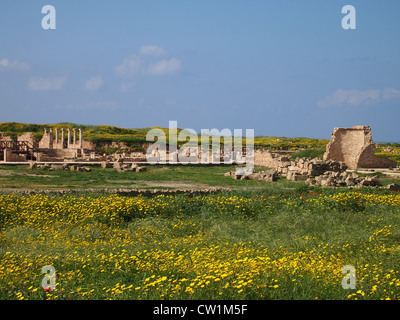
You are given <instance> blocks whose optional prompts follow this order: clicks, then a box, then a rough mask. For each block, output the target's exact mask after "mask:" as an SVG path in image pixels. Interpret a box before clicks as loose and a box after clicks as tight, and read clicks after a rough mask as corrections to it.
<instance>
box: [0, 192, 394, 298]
mask: <svg viewBox="0 0 400 320" xmlns="http://www.w3.org/2000/svg"><path fill="white" fill-rule="evenodd" d="M301 197H302V198H301V199H302V201H304V203H307V204H311V205H322V204H323V203H324V202H331V201H336V202H343V203H344V204H345V203H346V201H349V199H351V201H354V199H355V200H357V201H358V200H360V201H363V203H367V204H368V205H371V206H375V205H383V206H399V205H400V197H399V195H398V194H393V195H370V194H362V193H358V192H354V193H343V194H341V193H338V194H334V195H318V196H313V197H303V196H301ZM299 198H300V196H299ZM299 198H298V199H295V200H296V201H298V200H299ZM201 199H202V198H201V197H199V198H198V199H196V198H186V200H185V201H186V202H185V205H190V203H191V202H194V201H196V200H197V201H199V200H201ZM255 201H258V202H259V201H261V204H265V207H267V208H269V209H271V210H272V208H273V204H271V200H270V199H268V198H265V199H264V198H262V199H261V200H260V199H252V198H241V197H238V196H215V197H208V198H204V203H206V202H207V203H208V204H209V205H211V206H212V207H213V208H214V209H215V210H216V211H221V212H224V211H229V210H231V209H232V208H236V209H238V212H242V211H243V209H244V210H247V209H246V208H247V207H246V206H247V205H249V204H250V203H252V202H255ZM273 201H275V202H280V203H284V204H285V203H286V202H287V201H293V199H288V198H285V197H279V198H276V199H274V200H273ZM228 209H229V210H228ZM171 212H175V214H176V215H183V214H184V212H183V211H182V199H180V200H179V201H178V200H175V199H174V198H173V197H166V196H158V197H154V198H144V197H132V198H130V197H122V196H117V195H107V196H63V197H49V196H45V195H31V196H17V195H0V223H1V232H0V259H1V260H0V287H1V290H0V298H2V299H21V300H22V299H43V298H46V299H92V298H96V299H98V298H100V299H120V298H121V299H122V298H131V299H218V298H230V299H270V298H290V299H293V298H298V297H299V298H302V297H310V296H315V297H316V298H320V299H321V298H322V299H323V298H327V299H330V298H333V299H335V298H348V299H366V298H372V299H375V298H377V299H380V298H398V295H399V288H400V274H399V271H397V270H393V269H386V268H383V267H382V264H381V263H379V262H377V261H378V260H377V259H375V260H373V261H374V263H367V262H366V263H364V262H362V261H363V259H361V260H357V263H356V265H355V267H356V270H357V289H356V290H353V291H346V290H344V289H343V288H342V287H341V280H342V278H343V276H344V275H343V274H342V273H341V269H342V267H343V266H344V265H346V264H349V263H351V261H350V262H349V261H348V259H349V254H348V253H349V252H353V251H352V250H355V249H356V248H357V247H358V246H361V247H363V250H364V251H363V252H364V253H367V254H368V255H367V256H376V257H379V256H382V254H387V255H391V256H394V257H398V256H399V253H400V244H399V245H390V246H388V245H386V244H385V242H382V241H381V240H382V239H384V238H385V237H387V236H390V235H392V234H393V232H394V231H393V230H394V227H393V226H392V225H388V226H385V227H383V228H378V229H373V231H372V232H371V233H370V237H369V240H368V241H367V242H366V243H363V244H360V243H346V244H344V245H343V244H342V245H341V247H340V248H333V247H334V245H330V246H328V245H327V244H324V243H323V242H322V241H319V242H318V243H319V244H318V245H316V246H315V248H314V249H308V250H303V251H298V252H293V251H291V250H289V249H286V248H283V247H279V248H277V249H275V250H271V249H267V248H265V247H263V246H262V245H260V244H257V243H251V242H241V243H232V242H230V241H224V240H223V239H221V240H220V241H219V242H218V243H210V242H209V241H208V239H207V232H206V231H204V230H201V229H200V230H199V229H196V224H195V223H194V222H193V221H190V220H185V219H181V220H179V221H178V222H176V221H175V222H174V224H171V225H170V226H169V228H165V226H159V227H157V225H156V224H148V223H146V219H145V218H146V217H148V216H151V215H154V214H155V215H163V214H167V215H169V214H171ZM267 212H268V210H267ZM127 218H129V219H128V220H129V221H131V223H130V224H128V225H127V226H126V225H125V226H124V227H121V223H122V222H123V221H124V220H127ZM370 222H371V225H372V224H373V223H374V222H376V221H372V220H371V221H370ZM179 231H181V233H180V232H179ZM301 240H302V241H311V242H312V241H314V242H315V241H318V239H317V238H315V237H312V236H307V235H305V236H303V237H302V239H301ZM360 261H361V262H360ZM44 265H53V266H54V267H55V269H56V280H57V284H56V290H55V291H51V292H46V293H44V292H43V288H42V287H41V280H42V278H43V274H41V272H40V270H41V268H42V267H43V266H44Z"/></svg>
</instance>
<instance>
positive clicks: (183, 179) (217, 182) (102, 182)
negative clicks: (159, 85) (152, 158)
mask: <svg viewBox="0 0 400 320" xmlns="http://www.w3.org/2000/svg"><path fill="white" fill-rule="evenodd" d="M146 167H147V171H146V172H138V173H136V172H117V171H115V170H114V169H112V168H110V169H103V168H100V167H92V171H91V172H78V171H63V170H58V171H49V170H44V169H34V170H30V169H29V168H28V166H27V165H15V166H14V165H13V166H10V165H0V191H1V190H2V191H7V190H9V191H18V190H26V189H37V190H58V189H105V188H110V189H116V188H132V189H135V188H139V189H191V188H192V189H205V188H210V187H222V188H233V189H235V190H236V189H237V190H241V189H243V188H246V189H257V188H277V187H278V188H279V187H281V186H282V187H287V188H290V187H291V186H298V185H304V183H303V182H290V181H287V180H286V178H280V179H278V181H277V182H264V181H256V180H234V179H232V178H231V177H225V176H224V173H226V172H229V171H232V170H235V168H236V167H235V166H163V165H154V166H151V165H148V166H146ZM266 169H268V168H265V167H255V171H262V170H266ZM371 175H379V176H380V179H381V182H382V184H383V185H387V184H389V183H395V182H399V179H396V178H393V177H389V176H386V175H383V174H381V173H371Z"/></svg>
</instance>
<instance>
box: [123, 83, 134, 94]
mask: <svg viewBox="0 0 400 320" xmlns="http://www.w3.org/2000/svg"><path fill="white" fill-rule="evenodd" d="M135 86H136V82H123V83H121V86H120V90H121V91H122V92H128V91H130V90H132V89H133V88H134V87H135Z"/></svg>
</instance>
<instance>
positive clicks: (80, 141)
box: [44, 128, 83, 149]
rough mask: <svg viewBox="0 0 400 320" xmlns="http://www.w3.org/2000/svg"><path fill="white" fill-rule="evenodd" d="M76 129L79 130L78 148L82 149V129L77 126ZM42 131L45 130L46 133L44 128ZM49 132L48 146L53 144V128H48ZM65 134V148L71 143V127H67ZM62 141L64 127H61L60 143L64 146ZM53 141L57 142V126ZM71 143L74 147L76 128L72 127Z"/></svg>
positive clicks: (63, 138) (63, 139)
mask: <svg viewBox="0 0 400 320" xmlns="http://www.w3.org/2000/svg"><path fill="white" fill-rule="evenodd" d="M78 130H79V148H81V149H82V142H83V139H82V129H80V128H79V129H78ZM44 131H45V133H47V129H45V130H44ZM49 132H50V146H52V145H53V129H50V131H49ZM67 135H68V138H67V148H69V147H70V145H71V129H69V128H68V129H67ZM64 141H65V130H64V128H61V144H62V146H64ZM55 143H59V140H58V128H56V129H55ZM72 144H73V146H74V147H75V146H76V129H75V128H73V129H72Z"/></svg>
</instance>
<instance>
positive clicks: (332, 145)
mask: <svg viewBox="0 0 400 320" xmlns="http://www.w3.org/2000/svg"><path fill="white" fill-rule="evenodd" d="M323 159H324V160H336V161H341V162H344V163H346V164H347V165H348V167H349V168H389V167H396V164H397V163H396V161H393V160H389V159H386V158H383V157H379V156H376V155H375V143H374V142H373V140H372V135H371V128H370V127H369V126H353V127H352V128H335V129H334V131H333V133H332V139H331V141H330V142H329V143H328V145H327V147H326V152H325V154H324V157H323Z"/></svg>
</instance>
